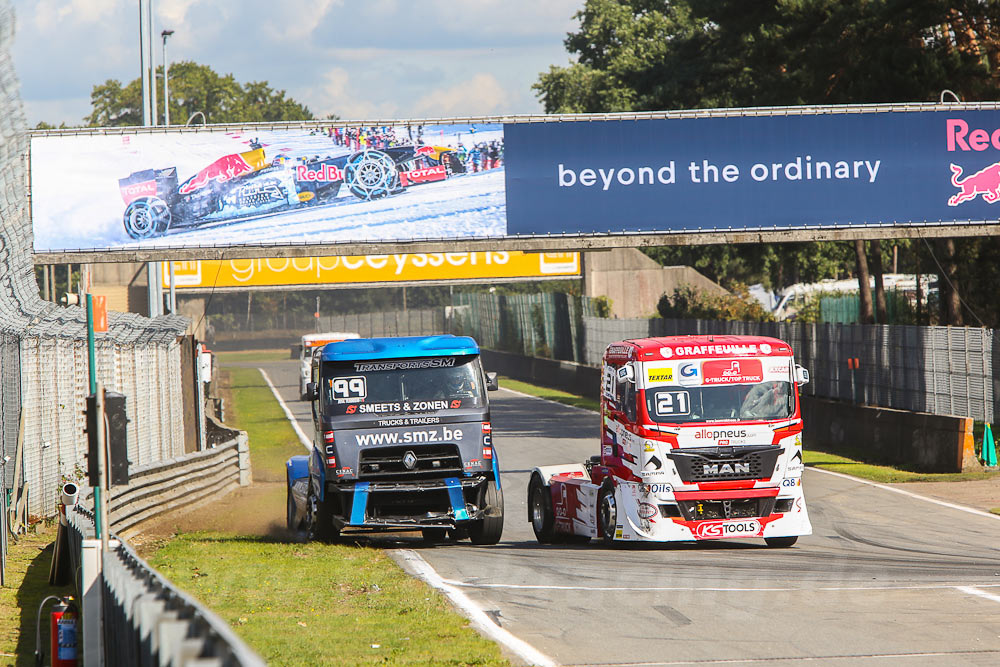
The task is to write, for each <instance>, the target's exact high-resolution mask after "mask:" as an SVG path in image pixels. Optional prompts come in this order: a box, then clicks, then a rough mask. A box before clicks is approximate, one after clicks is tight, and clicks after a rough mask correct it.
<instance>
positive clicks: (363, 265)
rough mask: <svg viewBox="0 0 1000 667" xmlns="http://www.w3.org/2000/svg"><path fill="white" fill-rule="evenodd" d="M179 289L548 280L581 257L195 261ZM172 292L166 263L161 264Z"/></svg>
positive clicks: (570, 272)
mask: <svg viewBox="0 0 1000 667" xmlns="http://www.w3.org/2000/svg"><path fill="white" fill-rule="evenodd" d="M173 264H174V285H175V287H177V288H178V289H192V288H200V289H205V288H212V287H281V286H293V285H342V284H351V283H393V282H419V281H430V280H468V279H497V280H502V279H504V278H552V277H557V276H560V277H573V276H579V275H580V253H578V252H543V253H523V252H520V251H506V252H505V251H499V252H437V253H415V254H411V255H361V256H349V257H298V258H290V257H289V258H285V257H279V258H270V259H233V260H222V261H220V260H194V261H187V262H177V261H175V262H174V263H173ZM162 266H163V286H164V287H170V263H169V262H163V263H162Z"/></svg>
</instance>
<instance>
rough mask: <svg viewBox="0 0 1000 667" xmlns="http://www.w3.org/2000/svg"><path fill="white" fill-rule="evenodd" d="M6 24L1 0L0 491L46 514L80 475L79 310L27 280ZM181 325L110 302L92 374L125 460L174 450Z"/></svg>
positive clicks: (10, 21) (27, 239)
mask: <svg viewBox="0 0 1000 667" xmlns="http://www.w3.org/2000/svg"><path fill="white" fill-rule="evenodd" d="M13 33H14V12H13V9H12V8H11V5H10V2H9V0H0V378H2V379H0V437H2V446H0V460H3V458H4V457H7V456H9V457H10V460H9V461H8V462H7V464H6V465H4V466H3V467H2V473H3V474H2V476H0V477H2V479H0V481H2V488H0V493H2V494H3V495H4V497H5V499H13V500H19V501H20V502H19V503H15V504H14V507H19V508H25V509H26V512H27V513H28V514H34V515H37V516H42V517H44V516H51V515H53V514H54V513H55V500H56V494H57V493H58V489H59V487H60V486H61V485H60V481H61V480H62V479H63V478H69V479H79V477H80V473H81V471H82V470H83V469H84V468H85V467H86V463H85V459H84V453H85V451H86V446H85V443H86V434H85V433H84V422H85V420H84V414H83V410H84V402H85V396H86V395H87V393H89V375H88V373H89V371H88V359H87V345H86V338H87V331H86V313H85V311H84V310H83V309H81V308H79V307H69V308H66V307H61V306H57V305H55V304H53V303H49V302H47V301H43V300H42V299H41V298H40V297H39V293H38V285H37V283H36V282H35V269H34V262H33V259H32V243H33V238H32V229H31V218H30V208H29V200H28V192H27V184H28V175H27V171H26V165H27V163H28V149H29V139H28V134H27V123H26V121H25V117H24V111H23V108H22V105H21V100H20V97H19V88H20V86H19V83H18V81H17V76H16V74H15V72H14V66H13V63H12V62H11V57H10V44H11V40H12V38H13ZM68 224H70V223H69V222H68ZM187 324H188V322H187V320H186V319H185V318H182V317H177V316H165V317H159V318H156V319H152V320H151V319H148V318H145V317H141V316H138V315H134V314H129V313H109V328H108V332H107V333H105V334H101V335H100V336H99V340H98V344H97V363H98V378H99V379H100V381H101V382H102V383H104V385H105V387H106V388H107V389H110V390H114V391H119V392H121V393H123V394H125V395H126V396H127V397H128V418H129V427H128V438H129V440H128V452H129V458H130V461H131V463H132V464H133V465H143V464H146V463H150V462H153V461H157V460H160V459H163V458H171V457H173V456H177V455H179V454H181V453H183V451H184V432H183V422H184V420H183V418H182V412H183V407H182V403H183V392H182V387H181V380H180V378H181V355H180V345H179V342H178V336H180V335H182V334H183V333H184V331H185V329H186V328H187ZM19 433H20V434H21V435H20V437H19ZM7 518H15V519H17V518H16V517H11V516H10V515H9V516H8V517H7ZM23 519H24V517H23V516H21V517H20V518H19V519H18V520H23Z"/></svg>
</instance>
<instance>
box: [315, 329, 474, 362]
mask: <svg viewBox="0 0 1000 667" xmlns="http://www.w3.org/2000/svg"><path fill="white" fill-rule="evenodd" d="M462 354H479V344H478V343H476V341H475V340H474V339H472V338H470V337H469V336H453V335H451V334H442V335H438V336H400V337H398V338H357V339H354V340H343V341H339V342H336V343H330V344H329V345H327V346H326V347H324V348H323V354H322V359H323V361H355V360H358V359H365V360H367V359H410V358H413V357H448V356H456V355H462Z"/></svg>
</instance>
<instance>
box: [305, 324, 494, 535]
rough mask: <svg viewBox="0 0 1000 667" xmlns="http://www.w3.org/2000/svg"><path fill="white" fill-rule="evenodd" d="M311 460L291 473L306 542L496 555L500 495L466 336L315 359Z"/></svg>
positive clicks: (357, 346) (373, 341)
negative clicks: (368, 536)
mask: <svg viewBox="0 0 1000 667" xmlns="http://www.w3.org/2000/svg"><path fill="white" fill-rule="evenodd" d="M314 364H316V368H315V375H314V377H316V379H317V382H310V383H309V384H308V385H307V387H306V391H307V394H308V396H309V399H310V400H311V401H312V411H313V421H314V426H315V431H314V432H315V435H314V439H313V447H312V452H311V453H310V454H308V455H302V456H293V457H291V458H290V459H289V460H288V461H287V464H286V470H287V486H288V492H287V525H288V528H289V530H292V531H296V532H298V531H304V532H305V533H306V535H307V537H308V538H309V539H322V540H329V539H334V538H336V537H337V536H338V535H340V534H342V533H349V532H350V533H353V532H380V531H394V530H395V531H398V530H403V531H420V532H421V533H422V535H423V538H424V539H426V540H431V541H440V540H443V539H446V538H448V537H450V538H452V539H459V538H464V537H466V536H467V537H468V538H469V539H470V540H471V541H472V543H473V544H496V543H497V542H499V541H500V536H501V533H502V531H503V493H502V490H501V487H500V468H499V460H498V458H497V454H496V450H495V449H494V446H493V435H492V431H493V428H492V424H491V422H490V407H489V400H488V395H487V391H490V390H495V389H496V388H497V379H496V374H495V373H484V372H483V369H482V365H481V363H480V360H479V346H478V345H477V344H476V341H475V340H473V339H472V338H469V337H467V336H452V335H439V336H410V337H400V338H358V339H354V340H344V341H340V342H334V343H329V344H327V345H326V346H324V347H323V349H322V352H321V353H320V354H319V355H317V356H315V357H314Z"/></svg>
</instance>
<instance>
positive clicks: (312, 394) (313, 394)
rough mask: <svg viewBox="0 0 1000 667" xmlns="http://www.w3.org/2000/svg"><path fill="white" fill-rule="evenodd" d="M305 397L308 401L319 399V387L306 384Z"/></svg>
mask: <svg viewBox="0 0 1000 667" xmlns="http://www.w3.org/2000/svg"><path fill="white" fill-rule="evenodd" d="M306 396H308V397H309V400H310V401H315V400H316V399H317V398H319V386H318V385H317V384H316V383H315V382H306Z"/></svg>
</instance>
